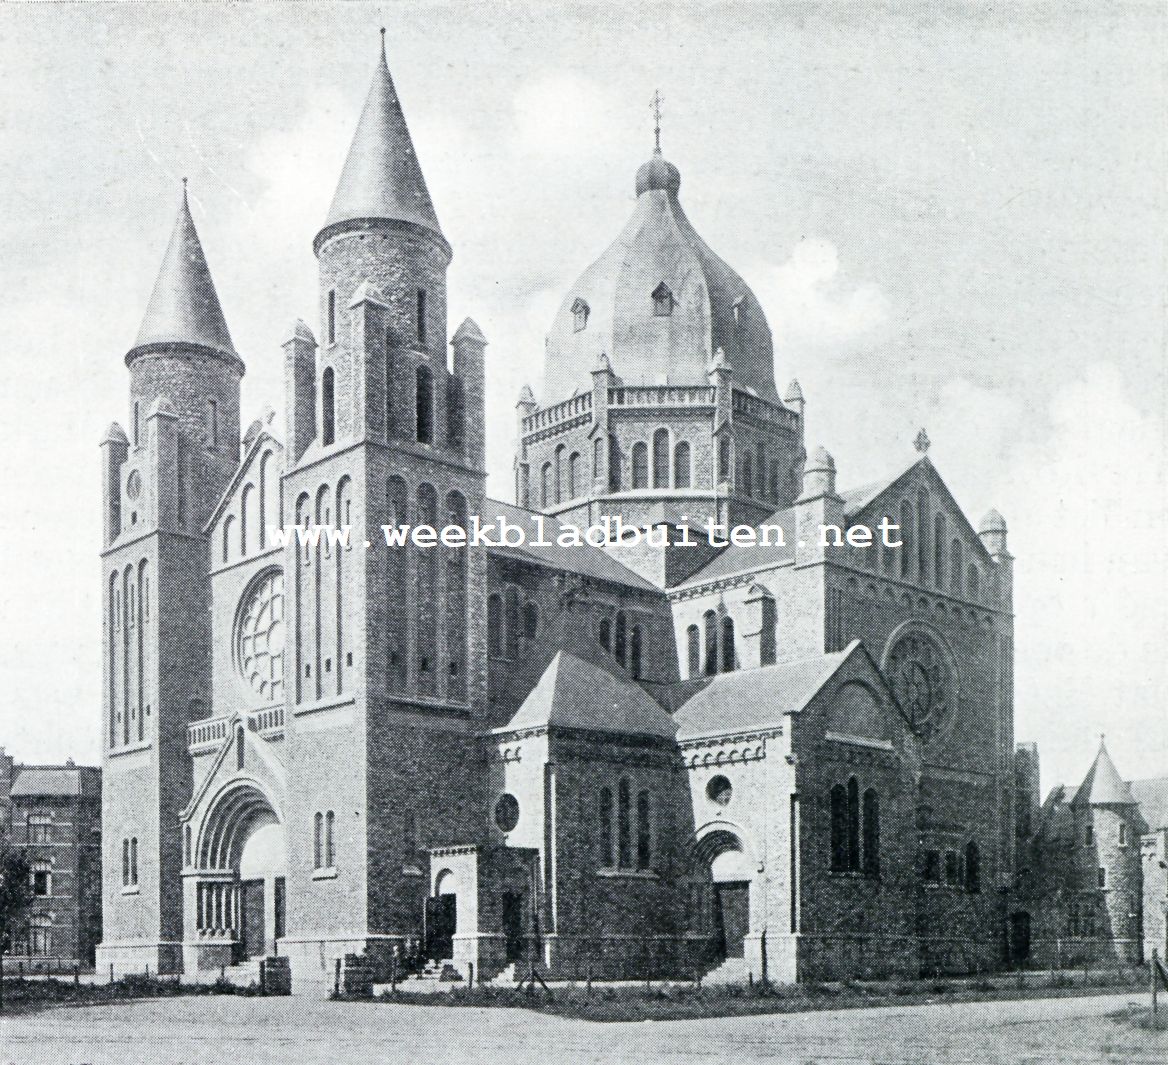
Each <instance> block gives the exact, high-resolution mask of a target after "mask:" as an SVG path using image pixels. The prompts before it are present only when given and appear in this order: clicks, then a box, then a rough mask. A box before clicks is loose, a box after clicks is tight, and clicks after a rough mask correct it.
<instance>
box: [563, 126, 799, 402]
mask: <svg viewBox="0 0 1168 1065" xmlns="http://www.w3.org/2000/svg"><path fill="white" fill-rule="evenodd" d="M680 186H681V175H680V174H679V172H678V170H677V167H675V166H674V165H673V164H672V163H670V162H668V161H667V160H666V159H665V158H664V157H663V156H662V155H661V152H660V150H659V149H658V150H657V151H655V152H654V153H653V156H652V158H651V159H650V160H649V161H648V162H647V163H645V164H644V165H643V166H642V167H641V168H640V169H639V170H638V171H637V181H636V189H637V202H636V206H635V207H634V208H633V214H632V217H631V218H630V219H629V220H628V222H627V223H626V225H625V227H624V229H623V230H622V231H621V233H620V235H619V236H618V237H617V238H616V240H615V241H614V242H613V243H612V245H611V246H610V247H609V248H608V250H607V251H605V252H604V254H603V255H601V256H600V258H599V259H597V260H596V262H594V263H593V264H592V265H591V266H590V267H588V269H587V270H585V271H584V273H583V274H581V275H580V277H579V278H578V279H577V281H576V282H575V283H574V284H573V285H572V287H571V288H570V289H569V290H568V292H567V294H566V295H565V296H564V299H563V302H562V303H561V304H560V308H559V310H558V311H557V312H556V317H555V320H554V321H553V322H552V327H551V329H550V330H549V332H548V337H547V353H546V358H545V363H544V403H545V404H547V405H551V404H553V403H558V402H560V401H561V400H564V399H567V398H568V397H569V396H571V395H572V394H573V393H575V392H586V391H591V389H592V380H591V374H592V370H593V368H594V367H595V366H596V363H597V359H598V357H599V356H600V355H601V354H606V355H607V356H608V358H609V360H610V362H611V363H612V371H613V373H614V374H616V375H617V377H619V378H620V379H621V380H622V381H623V382H624V383H625V384H626V385H657V384H669V385H706V384H708V383H709V381H708V378H707V376H706V374H707V369H708V366H709V363H710V360H711V358H712V356H713V354H714V352H715V351H717V349H718V348H722V349H723V350H724V351H725V359H726V364H727V366H728V367H729V368H730V370H731V372H732V374H733V381H734V383H735V384H736V385H738V386H739V387H742V388H746V389H749V390H751V391H753V392H754V393H756V394H757V395H759V396H761V397H762V398H764V399H768V400H770V401H771V402H772V403H777V402H779V397H778V392H777V390H776V388H775V373H774V347H773V344H772V341H771V331H770V327H769V326H768V325H767V321H766V316H765V315H764V314H763V310H762V307H761V306H760V305H759V302H758V300H757V299H756V298H755V295H754V293H753V292H751V290H750V288H749V286H748V285H747V284H746V282H745V281H743V280H742V278H741V277H739V276H738V274H737V273H735V272H734V270H732V269H731V268H730V267H729V266H728V265H727V264H726V263H725V262H724V261H723V260H722V259H720V258H719V257H718V256H717V255H716V254H715V253H714V252H713V251H711V250H710V248H709V246H708V245H707V244H706V243H705V241H703V240H702V238H701V237H700V236H698V234H697V232H696V230H695V229H694V227H693V225H692V224H691V223H690V220H689V219H688V218H687V217H686V214H685V211H683V210H682V207H681V203H680V201H679V200H678V189H679V188H680Z"/></svg>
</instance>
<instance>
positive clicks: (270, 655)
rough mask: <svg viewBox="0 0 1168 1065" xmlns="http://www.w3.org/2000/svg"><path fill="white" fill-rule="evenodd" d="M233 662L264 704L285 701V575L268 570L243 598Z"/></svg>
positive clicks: (277, 571)
mask: <svg viewBox="0 0 1168 1065" xmlns="http://www.w3.org/2000/svg"><path fill="white" fill-rule="evenodd" d="M235 661H236V665H237V667H238V669H239V673H240V675H241V676H242V677H243V679H244V681H246V682H247V685H248V687H250V688H251V690H252V691H254V692H255V693H256V695H258V696H259V697H260V698H261V699H263V700H264V702H269V703H275V702H279V701H280V700H281V699H283V698H284V574H283V573H281V572H280V571H279V570H271V571H269V572H268V573H266V574H264V575H263V576H261V577H260V578H259V579H258V580H257V581H255V582H254V583H253V584H252V586H251V587H250V588H249V589H248V591H247V593H246V595H244V598H243V603H242V604H241V606H240V610H239V621H238V623H237V625H236V635H235Z"/></svg>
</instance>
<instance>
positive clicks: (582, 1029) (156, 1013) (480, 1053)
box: [0, 995, 1168, 1065]
mask: <svg viewBox="0 0 1168 1065" xmlns="http://www.w3.org/2000/svg"><path fill="white" fill-rule="evenodd" d="M1136 998H1137V996H1134V995H1104V996H1098V997H1091V998H1062V999H1033V1000H1027V1001H1013V1002H976V1003H958V1004H953V1005H933V1006H894V1007H886V1008H881V1009H863V1010H833V1011H824V1012H818V1013H801V1014H775V1015H770V1016H755V1017H734V1018H724V1019H717V1020H701V1021H658V1022H640V1023H630V1024H599V1023H595V1022H589V1021H579V1020H567V1019H563V1018H558V1017H549V1016H545V1015H543V1014H537V1013H529V1012H526V1011H524V1010H518V1009H467V1008H443V1007H425V1006H398V1005H386V1004H379V1003H355V1002H328V1001H323V1000H317V999H310V998H302V997H296V998H264V999H259V998H242V997H232V996H208V997H181V998H171V999H153V1000H142V1001H137V1002H131V1003H121V1004H117V1005H103V1006H82V1007H61V1008H54V1009H50V1010H46V1011H44V1012H42V1013H38V1014H30V1015H25V1016H20V1017H13V1018H5V1019H3V1020H0V1062H3V1063H12V1065H24V1063H26V1062H27V1063H29V1065H129V1063H137V1062H142V1063H146V1062H149V1063H151V1065H268V1063H273V1065H274V1063H279V1065H338V1063H343V1065H373V1063H376V1065H384V1063H397V1062H423V1063H425V1065H444V1063H447V1062H449V1063H451V1065H468V1063H472V1062H480V1061H484V1062H494V1061H499V1062H506V1065H578V1063H585V1062H587V1063H592V1062H605V1063H608V1062H628V1063H629V1065H656V1063H658V1062H667V1063H681V1062H684V1063H686V1065H699V1063H703V1062H712V1061H727V1062H733V1063H735V1065H739V1063H741V1062H748V1061H765V1062H767V1063H769V1065H807V1063H811V1062H830V1063H832V1065H860V1063H863V1065H901V1063H909V1062H911V1063H914V1065H916V1063H930V1065H941V1063H944V1065H959V1063H960V1065H965V1063H977V1065H1023V1063H1026V1065H1029V1063H1034V1062H1043V1063H1058V1065H1071V1063H1078V1062H1117V1063H1123V1065H1137V1063H1142V1062H1156V1063H1159V1065H1162V1063H1163V1062H1164V1061H1168V1031H1159V1032H1153V1031H1147V1030H1144V1029H1138V1028H1135V1027H1133V1026H1131V1025H1129V1024H1127V1023H1126V1022H1120V1021H1117V1020H1115V1019H1113V1018H1112V1017H1110V1016H1108V1015H1109V1014H1113V1013H1115V1012H1117V1011H1123V1010H1124V1009H1125V1008H1126V1006H1127V1003H1128V1002H1129V1001H1133V1000H1135V999H1136ZM1138 998H1139V1000H1140V1001H1141V1004H1143V1003H1146V996H1142V995H1141V996H1138Z"/></svg>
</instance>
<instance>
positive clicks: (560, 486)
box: [555, 444, 568, 503]
mask: <svg viewBox="0 0 1168 1065" xmlns="http://www.w3.org/2000/svg"><path fill="white" fill-rule="evenodd" d="M567 453H568V449H567V448H566V447H564V445H563V444H560V446H559V447H557V448H556V468H555V475H556V481H555V485H556V502H557V503H562V502H563V501H564V500H565V498H568V497H566V496H565V495H564V490H565V489H566V488H567V486H568V460H567Z"/></svg>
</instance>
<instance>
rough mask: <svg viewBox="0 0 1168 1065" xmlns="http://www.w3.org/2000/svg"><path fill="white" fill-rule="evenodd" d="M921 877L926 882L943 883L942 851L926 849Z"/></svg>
mask: <svg viewBox="0 0 1168 1065" xmlns="http://www.w3.org/2000/svg"><path fill="white" fill-rule="evenodd" d="M921 879H922V880H924V882H925V883H926V884H939V883H941V852H940V851H934V850H928V851H925V854H924V859H923V861H922V863H921Z"/></svg>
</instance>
